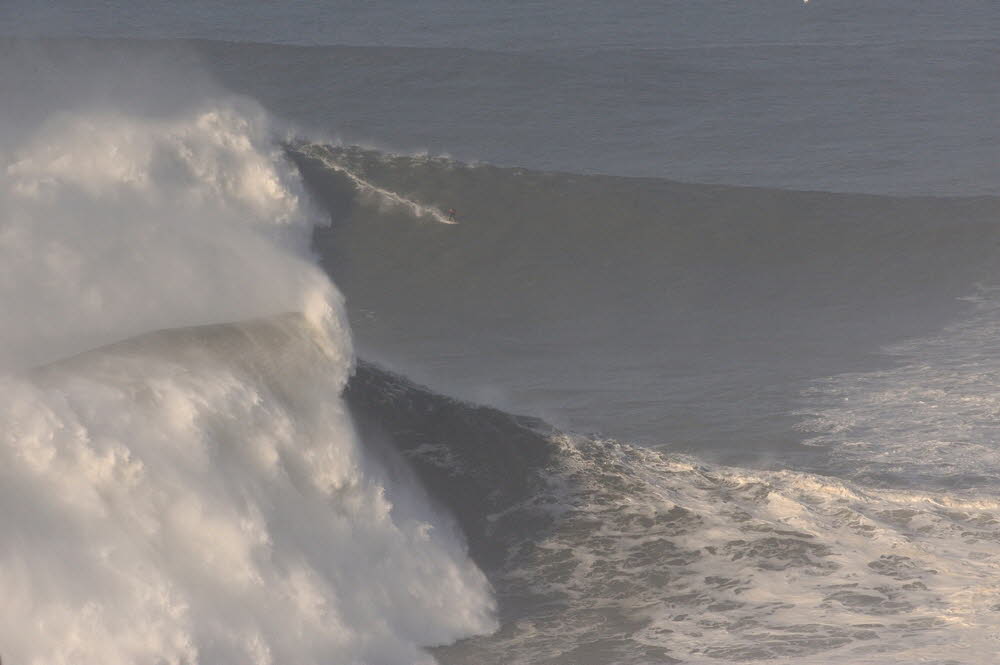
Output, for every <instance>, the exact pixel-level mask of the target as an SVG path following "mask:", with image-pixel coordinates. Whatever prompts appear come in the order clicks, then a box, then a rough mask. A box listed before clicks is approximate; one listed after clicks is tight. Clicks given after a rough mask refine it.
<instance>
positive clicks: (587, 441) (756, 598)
mask: <svg viewBox="0 0 1000 665" xmlns="http://www.w3.org/2000/svg"><path fill="white" fill-rule="evenodd" d="M346 399H347V403H348V405H349V406H350V408H351V411H352V413H353V414H354V416H355V417H356V418H357V422H358V426H359V428H360V430H361V431H362V432H363V433H364V434H365V437H366V439H372V438H380V439H381V440H387V441H391V442H392V443H393V444H394V445H395V446H396V447H397V449H398V450H400V451H401V452H402V453H403V454H404V455H405V456H406V457H407V459H408V460H409V461H410V463H411V464H412V465H413V468H414V469H415V471H416V472H417V474H418V475H419V477H420V478H421V479H422V480H423V481H424V483H425V486H426V487H427V488H428V489H429V491H430V493H431V495H432V496H433V497H434V498H435V499H437V500H438V501H439V502H441V503H443V504H445V505H447V506H449V507H450V508H451V509H452V510H453V511H454V512H455V514H456V516H457V518H458V520H459V522H460V523H461V524H462V526H463V527H464V528H465V529H466V531H467V533H469V534H470V544H471V550H470V551H471V553H472V555H473V556H474V557H475V558H476V559H477V561H478V562H479V563H480V565H481V567H482V568H483V569H484V570H485V571H486V572H487V574H488V575H489V576H490V579H491V581H492V582H493V584H494V587H495V588H496V592H497V598H498V601H499V603H500V610H501V613H500V619H501V625H500V628H499V630H498V631H497V632H495V633H494V634H492V635H489V636H483V637H477V638H472V639H469V640H464V641H462V642H459V643H458V644H455V645H453V646H450V647H445V648H441V649H437V650H435V656H436V657H437V658H438V659H439V660H440V661H441V662H442V663H456V664H463V665H464V664H467V663H567V664H569V663H595V664H601V663H649V662H657V663H674V662H684V663H718V662H726V663H732V662H767V663H815V664H820V663H823V664H830V663H833V664H836V663H845V664H847V663H850V664H859V663H912V662H915V661H920V662H925V661H926V662H935V663H946V662H947V663H982V662H988V661H989V659H990V658H992V654H993V653H994V652H995V647H994V645H993V639H992V637H991V636H990V633H991V627H992V626H993V625H994V623H995V617H994V615H995V611H996V607H997V606H996V593H997V591H998V588H997V581H996V580H997V577H996V570H997V566H998V564H1000V532H998V530H997V524H996V520H995V518H994V517H995V514H996V511H997V510H998V509H1000V505H998V503H997V500H996V495H995V494H992V493H988V494H975V493H966V494H960V493H955V492H950V493H948V494H944V493H933V492H922V491H893V490H877V489H871V488H865V487H863V486H860V485H856V484H852V483H850V482H844V481H839V480H837V479H834V478H830V477H823V476H816V475H810V474H803V473H794V472H787V471H786V472H759V471H748V470H743V469H735V468H725V467H713V466H711V465H705V464H703V463H699V462H696V461H693V460H690V459H686V458H682V457H677V456H668V455H664V454H661V453H659V452H656V451H652V450H648V449H642V448H636V447H633V446H630V445H627V444H623V443H620V442H616V441H612V440H602V439H592V438H587V437H579V436H566V435H562V434H560V433H559V432H556V431H553V430H552V429H551V428H548V427H547V426H545V425H544V424H543V423H541V422H540V421H537V420H533V419H525V418H516V417H513V416H510V415H507V414H505V413H503V412H500V411H496V410H493V409H489V408H485V407H480V406H474V405H470V404H465V403H462V402H458V401H455V400H453V399H449V398H445V397H441V396H439V395H435V394H433V393H431V392H429V391H427V390H425V389H422V388H419V387H417V386H415V385H414V384H412V383H410V382H409V381H407V380H405V379H403V378H402V377H400V376H398V375H394V374H391V373H388V372H385V371H383V370H380V369H378V368H377V367H374V366H371V365H368V364H365V363H362V364H360V365H359V367H358V372H357V375H356V376H355V377H354V378H353V379H352V381H351V383H350V385H349V387H348V390H347V392H346Z"/></svg>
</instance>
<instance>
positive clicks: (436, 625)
mask: <svg viewBox="0 0 1000 665" xmlns="http://www.w3.org/2000/svg"><path fill="white" fill-rule="evenodd" d="M267 123H268V120H267V118H266V114H265V113H264V112H263V111H262V110H261V109H260V108H258V107H256V106H255V105H253V104H252V103H249V102H247V101H245V100H238V99H227V98H225V97H219V98H216V99H205V100H203V101H202V103H201V104H199V105H198V106H197V107H195V108H191V109H189V110H186V111H183V112H178V113H173V114H169V115H167V116H164V117H153V118H151V117H142V116H136V115H129V114H126V113H122V112H118V111H116V110H114V109H111V110H106V109H105V110H102V109H96V108H91V109H78V110H74V111H73V112H72V113H68V112H67V113H56V114H54V115H52V116H51V117H50V118H49V119H47V120H46V121H45V122H44V123H43V125H42V127H41V129H40V130H39V131H38V132H37V134H35V135H33V136H30V137H27V138H26V140H24V142H23V143H22V144H21V145H19V146H17V147H16V148H14V149H12V150H11V151H10V152H7V153H5V154H4V161H5V165H4V174H5V175H4V185H3V187H4V189H3V194H2V196H0V201H2V203H0V205H2V220H3V221H2V226H0V263H2V265H3V269H2V270H0V298H2V302H3V310H4V314H5V315H4V324H3V326H2V332H0V348H2V349H3V351H2V354H3V355H2V366H3V368H4V369H5V375H4V377H3V379H2V381H0V393H2V397H0V403H2V405H3V406H2V408H0V411H2V415H0V422H2V427H0V430H2V431H3V436H2V438H0V441H2V447H0V456H2V462H0V467H2V469H3V471H2V481H0V486H2V499H0V503H2V505H3V512H2V518H0V530H2V532H3V533H4V538H3V544H2V545H0V588H2V589H3V595H4V602H3V604H2V609H0V654H2V656H3V658H4V661H5V662H8V663H38V664H40V663H47V664H54V663H102V664H104V665H112V664H114V663H123V664H124V663H143V662H148V663H153V662H156V663H198V662H211V663H274V662H298V663H329V662H397V663H409V662H425V661H426V662H429V659H428V658H427V657H426V656H422V655H421V652H420V651H419V650H418V647H419V646H424V645H431V644H440V643H446V642H449V641H452V640H454V639H455V638H457V637H460V636H463V635H467V634H470V633H477V632H484V631H489V630H492V628H493V627H494V625H495V624H494V621H495V620H494V618H493V612H494V602H493V600H492V596H491V593H490V588H489V584H488V582H487V581H486V579H485V578H484V576H483V574H482V573H481V572H480V571H479V570H478V569H477V568H476V566H475V565H474V564H472V563H471V562H470V561H469V559H468V557H467V556H466V554H465V546H464V544H463V542H462V538H461V536H459V535H458V533H457V532H456V531H455V530H454V529H453V527H452V525H451V522H450V520H449V519H447V518H445V517H443V516H440V515H438V514H437V513H436V512H435V511H434V510H432V509H431V508H430V507H429V504H427V503H426V501H422V499H421V492H420V491H418V489H417V488H415V487H410V486H409V485H407V483H406V481H405V479H394V478H393V477H391V476H390V475H389V473H388V472H387V470H386V467H385V466H384V465H383V464H382V463H380V462H379V460H378V456H376V455H374V454H372V453H371V452H370V451H369V450H367V449H366V448H365V447H364V446H363V445H362V443H361V441H360V440H359V438H358V436H357V434H356V433H355V431H354V429H353V426H352V423H351V419H350V417H349V415H348V414H347V412H346V408H345V406H344V404H343V402H342V401H341V399H340V397H339V395H340V393H341V391H342V389H343V387H344V383H345V382H346V380H347V378H348V376H349V374H350V372H351V370H352V367H353V362H354V360H353V354H352V349H351V341H350V334H349V332H348V330H347V327H346V324H345V320H344V313H343V301H342V298H341V296H340V295H339V293H338V292H337V290H336V288H335V287H334V286H333V285H332V284H331V282H330V281H329V279H328V278H327V277H326V276H325V274H324V273H323V272H322V271H321V270H320V269H319V268H318V267H317V265H316V263H315V261H314V260H313V257H312V256H311V254H310V250H309V238H310V231H311V227H312V224H313V223H314V222H315V221H316V219H317V218H316V216H315V214H313V213H312V212H311V211H310V209H309V206H308V205H307V204H306V203H305V202H304V200H303V193H302V191H301V186H300V184H299V183H298V180H297V178H296V176H295V175H294V173H293V169H292V168H291V167H290V165H289V164H288V163H287V162H286V161H285V160H284V159H283V158H282V156H281V152H280V148H279V147H278V146H277V144H276V142H275V141H274V136H273V135H272V133H271V129H270V128H269V126H268V124H267ZM193 324H216V325H213V326H205V325H202V326H201V327H187V326H191V325H193ZM157 330H161V332H149V331H157ZM140 333H145V334H141V335H140ZM137 335H138V336H137ZM125 338H131V339H130V340H129V341H128V342H120V343H112V342H118V341H119V340H122V339H125ZM97 347H100V348H97ZM94 348H97V350H90V349H94ZM433 608H438V609H437V610H435V609H433Z"/></svg>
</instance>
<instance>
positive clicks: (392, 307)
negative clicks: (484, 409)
mask: <svg viewBox="0 0 1000 665" xmlns="http://www.w3.org/2000/svg"><path fill="white" fill-rule="evenodd" d="M290 154H291V155H292V157H293V159H294V160H295V161H296V163H297V165H298V166H299V168H300V171H301V172H302V174H303V176H304V179H305V181H306V184H307V186H309V188H310V190H311V192H312V193H313V195H314V197H316V198H317V199H318V200H319V201H321V202H322V204H323V205H324V206H326V208H327V210H328V211H329V212H330V214H331V217H332V219H333V221H334V223H333V224H332V225H331V226H330V227H329V228H323V229H317V231H316V233H315V234H314V244H315V246H316V248H317V250H318V251H319V253H320V255H321V257H322V258H323V261H324V265H325V267H326V268H327V269H328V270H329V271H330V272H331V274H332V275H333V276H334V277H335V279H336V281H337V283H338V285H340V287H341V288H342V289H343V291H344V292H345V294H346V295H347V297H348V298H349V300H350V303H351V307H350V314H351V317H352V321H351V323H352V329H353V330H354V331H355V336H356V340H357V344H358V345H359V348H360V349H361V351H362V353H363V354H364V355H366V356H368V357H372V358H376V359H379V360H381V361H382V362H383V363H386V364H388V365H389V366H392V367H396V368H398V369H400V370H401V371H402V372H403V373H405V374H407V375H408V376H413V377H415V378H417V379H418V380H420V381H422V382H425V383H429V384H431V385H433V386H435V387H436V388H438V389H441V390H443V391H445V392H448V393H451V394H458V395H463V396H467V397H472V398H474V399H477V400H479V401H487V402H491V403H494V404H497V405H499V406H503V407H508V408H510V409H513V410H515V411H518V412H529V413H535V414H539V415H542V416H544V417H546V418H547V419H548V420H550V421H554V422H556V423H558V424H560V425H568V426H570V427H571V428H572V429H575V430H584V431H603V432H608V433H610V434H613V435H615V436H616V437H618V438H623V439H628V440H634V441H640V442H643V443H647V444H657V445H660V444H665V443H666V444H670V445H672V446H676V447H678V448H680V449H684V450H692V451H695V450H697V451H698V452H699V454H709V455H716V454H717V455H719V456H720V459H726V460H727V461H729V462H734V463H744V462H746V461H748V460H750V459H753V458H760V457H761V456H764V457H768V456H770V455H773V454H781V455H782V456H783V457H786V458H787V457H788V456H789V455H791V456H792V457H793V458H795V459H800V460H801V463H802V464H803V465H805V466H806V467H808V466H810V465H814V464H821V463H822V460H817V459H816V457H815V454H814V452H810V451H808V450H804V449H802V448H801V447H799V446H798V441H799V440H800V439H801V438H802V436H801V435H800V434H797V433H795V432H794V430H793V428H792V425H793V424H794V421H795V418H794V417H793V416H790V415H788V414H789V413H791V412H792V411H794V410H795V409H796V407H797V406H798V405H797V403H796V402H797V400H798V398H799V395H800V392H801V390H802V389H803V388H804V387H805V386H806V385H807V382H808V381H809V380H811V379H814V378H816V377H823V376H829V375H832V374H837V373H841V372H845V371H851V370H856V369H863V368H868V367H872V366H879V365H884V364H891V362H893V361H892V359H890V358H886V357H883V356H881V355H879V351H880V349H881V348H882V347H883V346H885V345H887V344H891V343H893V342H896V341H898V340H900V339H903V338H911V337H915V336H920V335H923V334H928V333H930V332H933V331H935V330H937V329H939V328H940V327H941V326H942V325H944V324H945V323H946V322H948V321H950V320H952V319H953V318H954V317H955V316H957V315H959V314H960V313H961V312H964V311H967V309H968V305H967V304H966V303H964V302H963V301H960V300H959V298H960V297H964V296H968V295H969V294H970V293H972V292H973V291H974V289H975V284H976V283H977V282H980V281H984V282H988V281H989V280H990V278H991V275H992V272H993V267H994V265H995V257H996V252H997V244H998V242H1000V236H998V230H997V227H996V225H995V223H994V220H995V214H996V210H997V201H996V199H992V198H968V199H949V198H928V197H924V198H919V197H916V198H893V197H879V196H866V195H846V194H829V193H822V192H791V191H778V190H766V189H753V188H737V187H723V186H713V185H687V184H680V183H675V182H670V181H665V180H656V179H636V178H616V177H605V176H582V175H573V174H564V173H543V172H535V171H529V170H525V169H510V168H498V167H493V166H489V165H465V164H460V163H456V162H453V161H449V160H445V159H435V158H427V157H410V156H392V155H384V154H379V153H373V152H366V151H363V150H360V149H355V148H333V147H329V146H319V145H310V144H301V145H298V146H295V147H294V148H293V149H292V150H291V152H290ZM331 164H333V165H334V166H335V167H336V168H332V167H331ZM337 169H341V170H343V169H346V170H348V171H350V172H351V173H352V174H354V175H355V176H356V177H359V178H362V179H364V180H365V181H366V182H371V183H373V184H374V185H377V186H379V187H382V188H385V189H387V190H391V191H393V192H396V193H398V194H400V195H401V196H403V197H406V198H408V199H410V200H412V201H415V202H419V203H420V204H421V205H426V206H430V207H433V208H435V209H437V210H445V209H447V208H451V207H454V208H456V209H457V210H458V211H459V214H458V221H459V224H458V225H456V226H443V225H440V224H437V223H434V220H433V219H431V218H429V217H414V215H413V214H412V211H411V210H409V209H408V208H406V207H403V206H399V205H395V204H393V203H392V202H388V201H385V200H384V199H380V198H379V197H378V196H374V195H371V194H367V193H365V192H363V191H360V190H359V189H358V188H357V187H356V186H354V184H353V183H352V182H351V181H349V180H348V179H347V178H345V177H344V176H343V174H342V173H341V172H340V171H338V170H337Z"/></svg>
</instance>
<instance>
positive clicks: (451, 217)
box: [448, 208, 456, 222]
mask: <svg viewBox="0 0 1000 665" xmlns="http://www.w3.org/2000/svg"><path fill="white" fill-rule="evenodd" d="M455 214H456V213H455V209H454V208H448V221H449V222H454V221H455Z"/></svg>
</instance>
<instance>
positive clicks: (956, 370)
mask: <svg viewBox="0 0 1000 665" xmlns="http://www.w3.org/2000/svg"><path fill="white" fill-rule="evenodd" d="M968 300H969V301H970V303H971V304H972V307H973V309H972V311H971V312H970V313H969V314H968V316H966V317H965V318H963V319H962V320H961V321H958V322H956V323H954V324H952V325H950V326H948V327H947V328H945V329H944V330H942V331H941V332H940V333H939V334H937V335H933V336H930V337H926V338H920V339H912V340H908V341H906V342H903V343H900V344H896V345H894V346H892V347H890V348H888V349H886V352H887V353H888V354H889V355H890V356H891V358H892V360H893V361H894V362H895V366H894V367H890V368H886V369H882V370H879V371H873V372H856V373H849V374H842V375H838V376H833V377H829V378H827V379H825V380H823V381H818V382H816V384H815V386H813V388H812V389H810V390H809V391H808V392H806V394H805V395H803V401H804V402H805V405H806V406H805V408H803V409H802V410H801V411H800V413H799V415H801V416H803V421H802V423H801V424H800V429H801V430H803V431H805V432H808V433H810V434H811V438H810V443H812V444H813V445H817V446H823V447H827V448H829V449H830V450H831V453H832V455H833V459H834V461H835V462H838V463H839V464H840V465H841V466H843V467H844V469H843V472H844V473H845V474H847V475H851V476H853V477H862V478H868V479H875V480H877V481H889V482H891V483H893V484H898V483H904V484H918V485H921V486H940V487H950V486H956V485H957V486H960V487H961V486H989V487H992V488H995V487H996V484H997V483H998V482H1000V446H998V445H997V442H998V441H1000V419H998V416H1000V290H998V289H996V288H987V287H981V288H980V290H979V292H978V293H977V294H976V295H975V296H972V297H970V298H968Z"/></svg>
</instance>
